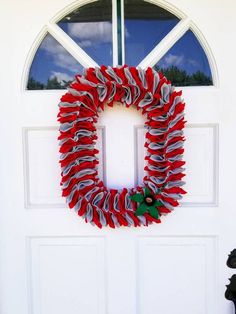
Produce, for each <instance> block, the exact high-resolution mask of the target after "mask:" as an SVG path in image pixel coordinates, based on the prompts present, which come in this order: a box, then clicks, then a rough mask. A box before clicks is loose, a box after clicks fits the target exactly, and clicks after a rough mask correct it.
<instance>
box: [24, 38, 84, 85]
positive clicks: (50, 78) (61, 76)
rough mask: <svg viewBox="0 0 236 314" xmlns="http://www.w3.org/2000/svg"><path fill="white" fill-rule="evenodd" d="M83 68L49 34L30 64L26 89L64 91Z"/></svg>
mask: <svg viewBox="0 0 236 314" xmlns="http://www.w3.org/2000/svg"><path fill="white" fill-rule="evenodd" d="M82 72H83V67H82V66H81V65H80V64H79V63H78V61H76V60H75V59H74V58H73V57H72V56H71V55H70V54H69V53H68V52H67V51H66V50H65V49H64V48H63V47H62V46H61V45H60V44H59V43H58V42H57V41H56V40H55V39H54V38H53V37H52V36H51V35H50V34H47V35H46V36H45V38H44V39H43V41H42V43H41V45H40V46H39V48H38V50H37V52H36V54H35V56H34V60H33V62H32V65H31V68H30V74H29V80H28V85H27V89H30V90H32V89H64V88H66V87H67V86H68V84H69V83H70V82H71V81H72V80H73V79H74V75H75V74H78V73H82Z"/></svg>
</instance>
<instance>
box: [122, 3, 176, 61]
mask: <svg viewBox="0 0 236 314" xmlns="http://www.w3.org/2000/svg"><path fill="white" fill-rule="evenodd" d="M124 17H125V63H126V64H128V65H134V66H137V65H138V64H139V63H140V62H141V61H142V60H143V59H144V58H145V57H146V56H147V54H148V53H149V52H151V50H152V49H153V48H154V47H155V46H156V45H157V44H158V43H159V42H160V41H161V40H162V39H163V38H164V37H165V36H166V35H167V34H168V33H169V32H170V30H171V29H172V28H173V27H174V26H175V25H176V24H177V23H178V22H179V19H178V18H177V17H176V16H174V15H173V14H171V13H170V12H168V11H166V10H164V9H162V8H161V7H158V6H156V5H154V4H151V3H148V2H145V1H142V0H125V2H124Z"/></svg>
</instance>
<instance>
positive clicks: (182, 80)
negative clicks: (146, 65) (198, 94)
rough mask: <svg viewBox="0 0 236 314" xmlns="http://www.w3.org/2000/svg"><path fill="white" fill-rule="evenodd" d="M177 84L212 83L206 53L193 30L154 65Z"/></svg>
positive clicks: (195, 84)
mask: <svg viewBox="0 0 236 314" xmlns="http://www.w3.org/2000/svg"><path fill="white" fill-rule="evenodd" d="M154 68H155V69H156V70H158V71H161V72H162V73H163V74H164V75H165V76H166V77H167V78H168V79H169V80H170V81H171V82H172V83H173V84H174V85H176V86H197V85H199V86H200V85H201V86H203V85H212V76H211V69H210V66H209V62H208V60H207V57H206V54H205V52H204V50H203V49H202V47H201V45H200V44H199V42H198V40H197V38H196V36H195V35H194V34H193V32H192V31H190V30H189V31H187V32H186V33H185V35H184V36H183V37H182V38H181V39H179V40H178V41H177V43H176V44H175V45H174V46H173V47H172V48H171V49H170V50H169V51H168V52H167V53H166V54H165V55H164V56H163V57H162V58H161V60H160V61H159V62H158V63H157V64H156V65H155V66H154Z"/></svg>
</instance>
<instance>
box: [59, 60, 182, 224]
mask: <svg viewBox="0 0 236 314" xmlns="http://www.w3.org/2000/svg"><path fill="white" fill-rule="evenodd" d="M115 102H116V103H117V102H118V103H120V104H121V105H124V106H126V107H130V106H135V107H136V108H137V110H141V112H142V114H144V115H145V117H146V123H145V125H146V128H147V133H146V142H145V147H146V148H147V155H146V157H145V160H146V162H147V164H146V166H145V169H144V170H145V172H146V175H145V177H144V178H143V185H142V186H136V187H134V188H129V189H128V188H123V189H120V190H118V189H117V190H116V189H109V188H107V187H106V186H105V185H104V183H103V181H102V180H101V179H100V178H99V177H98V158H97V157H96V154H97V153H98V150H97V149H95V142H96V140H97V135H96V133H97V130H96V125H95V124H96V122H97V119H98V116H99V113H100V112H101V111H103V110H104V108H105V105H106V104H107V105H108V106H113V104H114V103H115ZM184 106H185V104H184V103H183V101H182V99H181V91H178V92H177V91H175V90H174V87H173V86H171V83H170V82H169V81H168V80H167V79H166V77H164V76H163V75H162V74H161V73H158V72H156V71H155V70H153V69H151V68H148V69H146V70H143V69H139V68H138V69H137V68H134V67H128V66H123V67H116V68H112V67H105V66H102V67H101V68H89V69H87V70H86V71H85V74H84V75H83V76H81V75H77V76H76V80H75V81H74V82H73V83H72V84H71V85H70V87H69V88H68V91H67V93H66V94H65V95H63V96H62V98H61V102H60V104H59V108H60V111H59V114H58V120H59V122H60V136H59V140H60V153H61V158H60V163H61V169H62V172H61V175H62V179H61V186H62V191H63V192H62V194H63V196H65V197H66V201H67V203H68V205H69V207H70V208H74V209H75V211H76V212H77V213H78V215H79V216H82V217H83V218H84V219H85V221H86V222H90V223H92V224H94V225H96V226H98V227H99V228H102V226H109V227H111V228H115V227H120V226H135V227H137V226H141V225H144V226H147V225H149V224H150V223H153V222H156V223H159V222H160V217H161V216H162V215H163V214H166V213H169V212H170V211H171V210H173V208H174V207H175V206H177V205H178V204H179V203H178V201H179V200H180V199H181V197H182V194H184V193H185V191H184V190H183V189H182V188H181V187H182V185H183V184H184V182H183V181H182V178H183V177H184V174H183V171H184V168H183V165H184V163H185V162H184V161H183V160H182V157H183V152H184V149H183V143H184V135H183V128H184V125H185V121H184Z"/></svg>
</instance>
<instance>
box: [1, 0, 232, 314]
mask: <svg viewBox="0 0 236 314" xmlns="http://www.w3.org/2000/svg"><path fill="white" fill-rule="evenodd" d="M70 2H71V1H70V0H59V1H58V0H57V1H55V0H53V1H36V0H32V1H30V2H29V1H27V0H21V1H16V0H9V1H7V2H5V4H4V5H2V10H1V12H0V25H1V38H2V46H1V60H0V63H1V71H0V78H1V85H0V86H1V124H0V130H1V143H2V145H1V163H0V174H1V212H0V312H1V313H2V314H25V313H29V314H77V313H80V314H120V313H123V314H153V313H160V314H172V313H175V314H189V313H191V314H213V313H218V314H226V313H227V314H232V313H234V309H233V305H232V304H231V303H230V302H229V301H226V300H225V299H224V292H225V285H226V284H227V283H228V277H230V276H231V275H232V274H233V270H230V269H228V268H227V267H226V259H227V255H228V253H229V252H230V251H231V250H232V249H233V248H234V247H235V246H236V240H235V221H236V213H235V204H234V194H235V191H234V175H235V173H236V166H235V161H234V159H235V158H234V157H235V153H236V151H235V145H234V134H235V132H236V127H235V114H236V110H235V106H234V105H235V101H234V98H235V96H234V86H233V84H234V59H235V55H236V45H235V42H234V33H233V30H234V29H235V27H236V22H235V18H234V12H235V10H236V4H235V3H234V2H232V1H226V2H225V3H224V6H223V5H222V4H221V3H220V2H216V1H214V0H209V1H207V2H206V1H202V0H201V1H197V2H193V1H186V0H171V1H169V2H168V3H167V2H165V1H152V3H156V4H157V5H161V6H163V7H164V8H166V9H167V10H170V11H171V12H174V13H175V12H182V13H181V14H182V22H181V24H180V25H178V27H177V28H175V29H174V31H173V32H172V33H171V36H169V37H168V36H167V37H166V38H165V40H164V41H162V42H161V43H160V45H159V46H158V50H156V51H154V53H153V54H151V55H149V58H147V59H144V60H143V62H141V66H143V67H146V66H148V65H151V66H152V65H153V64H152V60H153V59H152V58H153V57H155V58H156V56H157V57H158V56H159V58H161V57H162V55H163V54H164V51H165V50H167V48H170V47H171V45H172V44H173V43H174V42H175V41H177V38H180V37H181V35H182V34H183V32H184V31H186V29H187V28H188V27H190V28H191V29H192V30H193V31H194V32H195V34H196V36H197V37H198V39H199V40H200V42H201V43H202V45H203V46H204V50H205V52H206V54H207V55H208V58H209V62H210V65H211V70H212V75H213V81H214V86H202V87H201V86H198V87H184V88H181V89H182V90H183V97H184V99H185V102H186V119H187V121H188V123H187V127H186V130H185V136H186V146H185V149H186V152H185V160H186V186H185V189H186V190H187V192H188V193H187V195H186V196H185V197H184V199H183V202H182V205H181V206H180V207H178V208H176V209H175V211H174V212H173V213H171V214H169V215H168V216H166V217H164V218H163V219H162V223H161V224H158V225H157V224H154V225H151V226H149V227H141V228H132V227H131V228H120V229H119V228H118V229H115V230H111V229H109V228H103V229H102V230H100V229H98V228H96V227H93V226H92V225H90V224H86V223H85V222H84V220H82V219H81V218H79V217H77V215H76V213H74V212H73V211H71V210H69V209H67V207H66V206H65V201H64V199H62V198H61V196H60V195H61V192H60V185H59V182H60V168H59V163H58V160H59V153H58V141H57V136H58V125H57V122H56V116H57V112H58V107H57V104H58V102H59V99H60V97H61V95H62V94H63V93H64V91H60V90H52V91H47V90H44V91H39V90H36V91H26V90H25V82H26V79H27V78H26V77H27V71H28V70H29V66H30V59H32V58H33V50H36V46H37V43H34V44H32V43H33V42H34V40H35V38H37V42H39V40H40V38H39V37H37V34H38V33H39V31H40V30H41V29H42V28H43V31H42V32H41V34H45V32H46V30H50V32H51V34H52V35H54V36H55V37H56V39H57V40H60V39H61V38H62V37H61V33H60V32H59V31H58V29H57V28H55V27H54V26H53V20H51V19H52V18H53V17H54V16H55V15H56V16H59V15H61V16H62V15H63V14H64V13H65V12H66V10H69V9H70V5H71V4H70ZM85 2H89V1H77V3H76V5H77V6H79V5H80V4H81V3H85ZM113 3H115V1H113ZM76 5H75V4H73V6H74V7H75V6H76ZM67 6H68V8H67ZM58 12H60V13H58ZM58 14H59V15H58ZM48 21H51V22H48ZM45 25H46V26H45ZM203 35H204V36H203ZM62 41H63V40H62ZM64 43H65V46H66V45H68V46H66V48H68V49H69V50H70V53H72V54H73V55H74V57H76V56H80V53H81V52H78V51H76V48H75V46H74V45H73V44H72V43H71V42H69V41H68V40H65V42H64ZM32 45H33V47H32ZM30 49H31V52H30V56H28V57H27V55H28V53H29V51H30ZM116 57H117V56H116ZM84 60H85V63H86V62H87V63H88V64H89V62H90V61H91V60H90V59H89V58H86V57H85V59H84ZM148 62H150V64H148ZM91 65H93V64H91ZM143 123H144V118H143V117H142V116H141V115H140V114H139V113H138V112H136V111H135V110H134V109H124V108H121V107H118V106H117V107H115V108H113V109H111V108H110V109H108V110H107V111H106V112H104V114H102V115H101V117H100V122H99V124H100V127H99V128H98V135H99V141H98V147H99V149H100V176H101V177H104V179H105V180H106V184H107V185H108V186H110V187H117V186H118V187H120V186H121V185H123V186H133V185H134V184H135V183H137V182H138V181H140V180H141V179H142V176H143V170H142V169H143V164H144V161H143V158H144V155H145V152H144V149H143V142H144V128H143ZM134 178H135V179H134ZM135 181H136V182H135Z"/></svg>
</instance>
